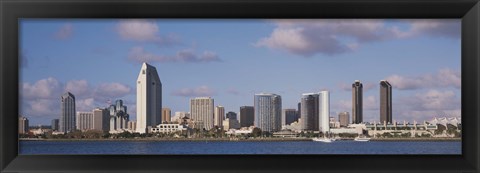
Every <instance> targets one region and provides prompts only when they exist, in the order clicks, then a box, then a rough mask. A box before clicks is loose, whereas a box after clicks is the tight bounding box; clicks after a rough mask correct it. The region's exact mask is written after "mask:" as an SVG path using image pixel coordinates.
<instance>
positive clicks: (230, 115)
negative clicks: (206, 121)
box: [226, 112, 237, 119]
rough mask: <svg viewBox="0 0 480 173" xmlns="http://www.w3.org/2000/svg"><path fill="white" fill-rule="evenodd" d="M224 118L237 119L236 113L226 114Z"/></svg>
mask: <svg viewBox="0 0 480 173" xmlns="http://www.w3.org/2000/svg"><path fill="white" fill-rule="evenodd" d="M226 118H230V119H237V113H235V112H228V113H227V115H226Z"/></svg>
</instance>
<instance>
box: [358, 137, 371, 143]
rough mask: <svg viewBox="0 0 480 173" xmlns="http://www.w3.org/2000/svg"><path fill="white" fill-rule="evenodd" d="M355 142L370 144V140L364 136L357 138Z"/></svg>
mask: <svg viewBox="0 0 480 173" xmlns="http://www.w3.org/2000/svg"><path fill="white" fill-rule="evenodd" d="M354 140H355V141H358V142H368V141H370V138H367V137H364V136H363V137H356V138H355V139H354Z"/></svg>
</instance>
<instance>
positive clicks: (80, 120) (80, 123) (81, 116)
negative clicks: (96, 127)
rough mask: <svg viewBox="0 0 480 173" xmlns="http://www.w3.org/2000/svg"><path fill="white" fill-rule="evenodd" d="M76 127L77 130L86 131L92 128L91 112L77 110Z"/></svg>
mask: <svg viewBox="0 0 480 173" xmlns="http://www.w3.org/2000/svg"><path fill="white" fill-rule="evenodd" d="M76 118H77V120H76V127H77V130H80V131H87V130H91V129H93V113H92V112H77V117H76Z"/></svg>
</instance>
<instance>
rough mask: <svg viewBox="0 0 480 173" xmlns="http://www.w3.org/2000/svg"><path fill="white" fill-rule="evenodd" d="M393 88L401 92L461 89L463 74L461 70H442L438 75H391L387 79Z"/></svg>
mask: <svg viewBox="0 0 480 173" xmlns="http://www.w3.org/2000/svg"><path fill="white" fill-rule="evenodd" d="M386 80H387V81H388V82H390V84H391V85H392V87H393V88H395V89H399V90H413V89H420V88H440V87H453V88H457V89H460V88H461V84H462V83H461V74H460V71H459V70H452V69H448V68H446V69H441V70H439V71H438V72H437V73H436V74H425V75H420V76H401V75H391V76H388V77H387V78H386Z"/></svg>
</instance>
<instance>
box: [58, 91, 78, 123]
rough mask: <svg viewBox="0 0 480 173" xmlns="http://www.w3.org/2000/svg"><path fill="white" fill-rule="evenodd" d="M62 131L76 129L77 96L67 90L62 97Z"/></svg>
mask: <svg viewBox="0 0 480 173" xmlns="http://www.w3.org/2000/svg"><path fill="white" fill-rule="evenodd" d="M60 107H61V113H60V132H65V133H68V132H71V131H74V130H75V129H76V128H75V125H76V122H75V121H76V118H75V115H76V111H75V96H74V95H73V94H72V93H70V92H66V93H65V94H63V95H62V97H61V105H60Z"/></svg>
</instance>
